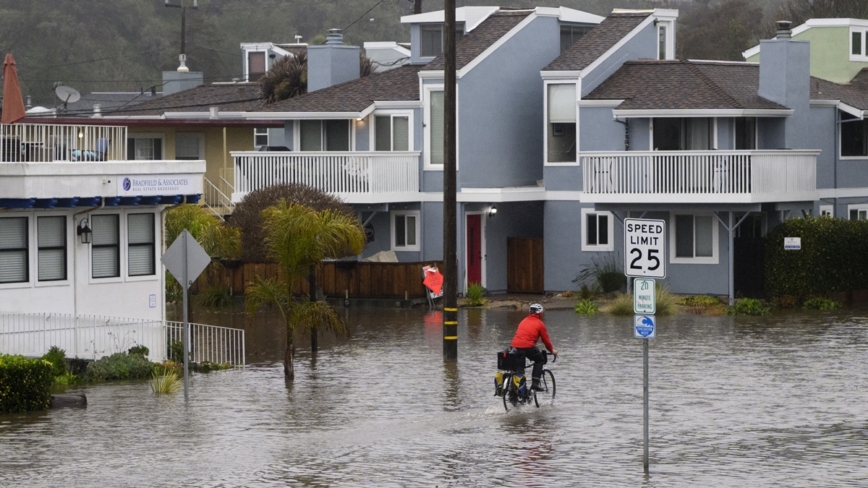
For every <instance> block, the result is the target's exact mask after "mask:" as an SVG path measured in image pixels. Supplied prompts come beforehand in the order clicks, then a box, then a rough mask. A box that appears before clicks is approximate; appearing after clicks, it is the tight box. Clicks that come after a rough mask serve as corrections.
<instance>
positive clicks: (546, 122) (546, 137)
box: [543, 80, 581, 166]
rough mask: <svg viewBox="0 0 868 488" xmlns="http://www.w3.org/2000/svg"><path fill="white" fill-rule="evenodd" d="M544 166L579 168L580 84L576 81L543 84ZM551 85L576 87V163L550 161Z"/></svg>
mask: <svg viewBox="0 0 868 488" xmlns="http://www.w3.org/2000/svg"><path fill="white" fill-rule="evenodd" d="M543 85H544V86H543V164H544V165H545V166H578V165H579V162H580V156H579V153H580V151H579V147H580V146H579V144H580V140H579V124H580V123H581V121H580V120H579V103H578V102H579V99H580V97H581V93H580V92H579V86H580V85H579V83H578V82H576V80H546V81H545V83H544V84H543ZM549 85H573V86H575V87H576V106H575V111H576V160H575V161H561V162H559V161H549V125H550V123H549Z"/></svg>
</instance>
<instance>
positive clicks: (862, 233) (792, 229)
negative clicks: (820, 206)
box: [765, 217, 868, 300]
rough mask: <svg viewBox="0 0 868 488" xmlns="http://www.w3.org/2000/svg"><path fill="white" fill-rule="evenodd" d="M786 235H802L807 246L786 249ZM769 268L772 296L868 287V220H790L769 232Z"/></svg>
mask: <svg viewBox="0 0 868 488" xmlns="http://www.w3.org/2000/svg"><path fill="white" fill-rule="evenodd" d="M785 237H801V238H802V249H801V250H799V251H786V250H784V238H785ZM765 268H766V269H765V271H766V276H765V278H766V296H767V297H768V298H773V297H780V296H784V295H790V296H793V297H796V298H798V299H799V300H804V299H806V298H809V297H812V296H817V295H826V294H827V293H833V292H847V291H852V290H863V289H868V221H865V220H860V221H851V220H843V219H835V218H831V217H819V218H806V219H791V220H787V221H785V222H784V223H782V224H780V225H778V226H777V227H775V228H774V229H773V230H772V231H771V232H769V233H768V234H767V235H766V237H765Z"/></svg>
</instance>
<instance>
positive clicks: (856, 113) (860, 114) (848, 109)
mask: <svg viewBox="0 0 868 488" xmlns="http://www.w3.org/2000/svg"><path fill="white" fill-rule="evenodd" d="M838 110H840V111H842V112H844V113H848V114H850V115H852V116H853V117H856V118H857V119H862V120H864V119H865V111H863V110H859V109H858V108H856V107H854V106H852V105H847V104H846V103H843V102H842V103H839V104H838ZM839 123H840V122H839Z"/></svg>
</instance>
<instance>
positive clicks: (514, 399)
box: [503, 374, 518, 412]
mask: <svg viewBox="0 0 868 488" xmlns="http://www.w3.org/2000/svg"><path fill="white" fill-rule="evenodd" d="M517 404H518V390H516V388H515V385H514V384H513V382H512V375H511V374H509V375H503V408H504V409H505V410H506V411H507V412H509V409H510V408H515V406H516V405H517Z"/></svg>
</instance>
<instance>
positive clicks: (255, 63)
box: [247, 51, 266, 81]
mask: <svg viewBox="0 0 868 488" xmlns="http://www.w3.org/2000/svg"><path fill="white" fill-rule="evenodd" d="M265 71H266V70H265V52H264V51H258V52H249V53H247V81H257V80H259V78H262V75H264V74H265Z"/></svg>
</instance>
